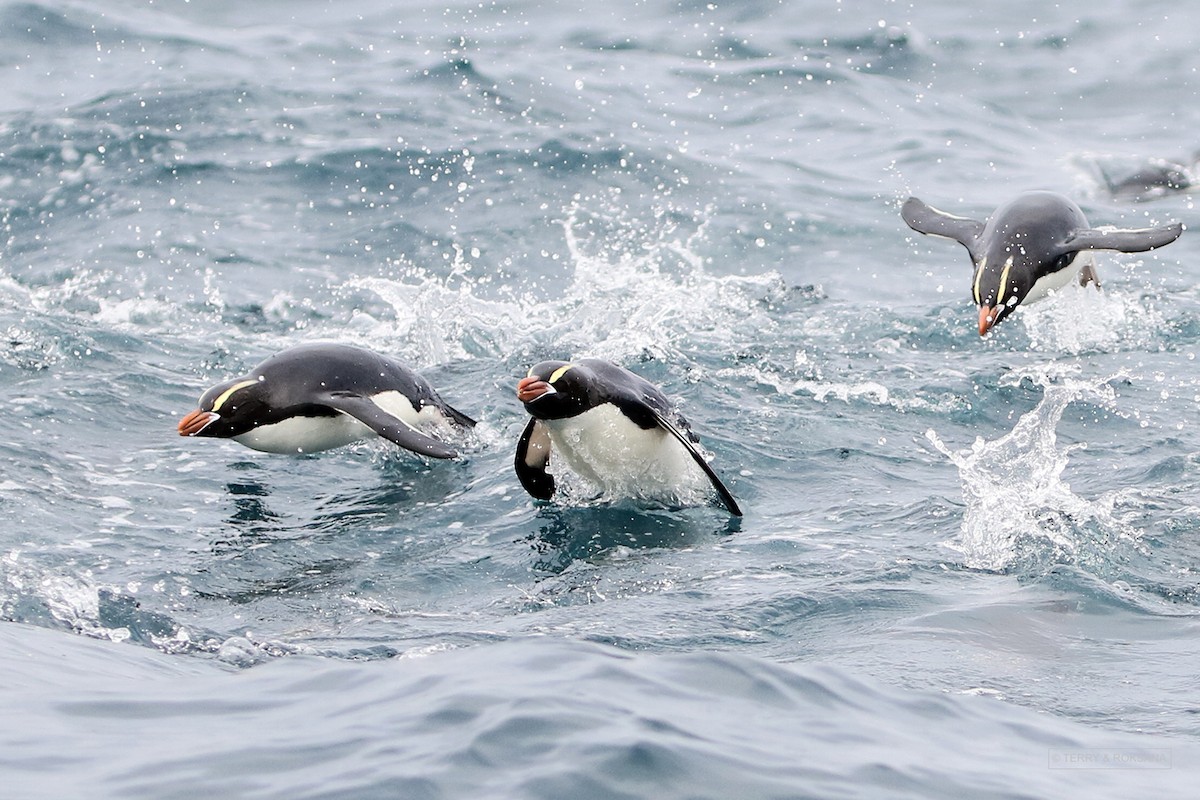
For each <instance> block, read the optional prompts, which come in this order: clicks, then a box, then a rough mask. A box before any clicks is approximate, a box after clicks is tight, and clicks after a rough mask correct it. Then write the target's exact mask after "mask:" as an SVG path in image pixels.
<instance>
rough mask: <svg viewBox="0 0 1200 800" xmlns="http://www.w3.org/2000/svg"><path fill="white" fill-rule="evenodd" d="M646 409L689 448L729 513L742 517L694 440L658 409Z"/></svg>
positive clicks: (731, 497)
mask: <svg viewBox="0 0 1200 800" xmlns="http://www.w3.org/2000/svg"><path fill="white" fill-rule="evenodd" d="M645 408H648V409H650V410H651V411H652V412H653V414H654V420H655V422H656V423H657V424H658V427H660V428H662V429H663V430H664V431H666V432H667V433H669V434H671V435H672V436H674V437H675V438H676V439H677V440H678V441H679V443H680V444H681V445H683V446H684V447H686V448H687V451H688V454H689V455H691V457H692V460H693V461H695V462H696V464H697V465H698V466H699V467H700V469H702V470H704V474H705V475H707V476H708V479H709V480H710V481H711V482H712V485H713V488H714V489H716V490H717V494H718V495H720V496H721V502H722V503H724V504H725V508H727V509H729V513H730V514H733V515H734V516H735V517H740V516H742V510H741V509H740V508H738V504H737V500H734V499H733V493H732V492H730V491H729V489H727V488H725V484H724V483H722V482H721V479H720V478H718V477H717V473H715V472H713V468H712V467H710V466H709V465H708V462H707V461H705V460H704V456H702V455H701V454H700V451H699V450H697V449H696V444H695V443H694V442H693V441H692V438H691V437H690V436H688V435H687V434H686V433H684V432H683V431H681V430H680V429H679V428H677V427H676V426H675V425H674V424H672V423H671V421H670V420H669V419H667V418H666V417H665V416H663V414H662V413H661V412H659V411H658V410H657V409H651V408H650V407H649V406H645Z"/></svg>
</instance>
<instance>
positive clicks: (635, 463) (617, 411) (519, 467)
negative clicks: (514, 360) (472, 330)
mask: <svg viewBox="0 0 1200 800" xmlns="http://www.w3.org/2000/svg"><path fill="white" fill-rule="evenodd" d="M517 399H519V400H520V401H521V402H522V403H524V404H525V410H526V411H528V412H529V415H530V417H531V418H530V420H529V423H528V424H527V425H526V426H525V430H524V431H523V432H522V433H521V438H520V441H519V442H518V444H517V453H516V458H515V460H514V465H515V467H516V471H517V478H518V479H519V480H520V481H521V485H522V486H523V487H525V490H526V491H527V492H529V494H531V495H533V496H534V497H536V498H538V499H540V500H549V499H550V498H551V497H552V496H553V495H554V492H555V489H556V486H555V482H554V476H553V475H551V474H550V473H549V472H548V471H547V466H548V465H549V463H550V458H551V452H552V451H553V453H554V454H555V456H556V457H561V458H562V459H563V461H565V462H566V463H567V465H568V466H569V467H570V468H571V469H572V470H573V471H574V472H576V473H578V474H580V475H582V476H583V477H584V478H587V479H588V480H589V481H591V482H592V483H594V484H596V485H597V486H598V487H600V488H601V489H602V490H603V491H605V492H606V493H617V494H627V495H633V496H640V497H670V496H673V495H675V494H677V493H678V491H679V490H680V489H684V488H687V487H688V486H689V485H695V484H696V483H699V482H700V481H701V480H703V479H702V478H701V476H700V473H703V476H704V477H705V478H707V479H708V481H709V482H710V483H711V484H712V487H713V489H715V490H716V492H717V494H718V495H719V496H720V498H721V502H722V503H723V504H724V505H725V507H726V508H727V509H728V510H729V513H731V514H734V515H735V516H739V517H740V516H741V515H742V511H741V509H740V508H738V504H737V501H736V500H734V499H733V495H732V494H731V493H730V492H729V490H728V489H727V488H725V484H723V483H722V482H721V479H720V478H718V477H717V474H716V473H715V472H713V470H712V467H710V466H709V465H708V462H707V461H706V460H705V459H704V456H703V455H702V454H701V453H700V451H699V450H698V449H697V447H696V445H697V443H698V442H699V439H698V438H697V437H696V435H695V434H694V433H692V430H691V428H690V427H689V426H688V423H687V421H686V420H685V419H684V418H683V417H682V416H680V415H679V414H678V413H677V412H676V411H675V410H674V408H673V407H672V405H671V402H670V401H669V400H667V398H666V396H665V395H664V394H663V393H662V392H661V391H659V389H658V387H656V386H654V385H653V384H651V383H649V382H648V381H646V380H644V379H642V378H640V377H638V376H637V375H635V374H633V373H632V372H630V371H629V370H627V369H624V368H623V367H619V366H617V365H615V364H611V363H609V362H607V361H601V360H599V359H595V358H584V359H580V360H578V361H572V362H569V363H568V362H565V361H543V362H542V363H540V364H538V365H536V366H534V367H533V368H532V369H530V370H529V375H528V377H526V378H523V379H522V380H521V381H520V382H519V383H518V384H517Z"/></svg>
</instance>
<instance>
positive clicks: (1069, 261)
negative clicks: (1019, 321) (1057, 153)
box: [900, 192, 1183, 336]
mask: <svg viewBox="0 0 1200 800" xmlns="http://www.w3.org/2000/svg"><path fill="white" fill-rule="evenodd" d="M900 215H901V216H902V217H903V218H904V221H905V222H906V223H908V226H909V227H910V228H912V229H913V230H914V231H917V232H918V233H927V234H930V235H932V236H944V237H946V238H948V239H953V240H954V241H956V242H959V243H960V244H962V245H963V246H964V247H966V248H967V252H968V253H970V254H971V261H972V262H973V263H974V264H975V278H974V281H973V282H972V284H971V286H972V294H973V295H974V297H975V303H976V304H977V305H978V306H979V335H980V336H983V335H985V334H986V333H987V332H988V331H990V330H991V329H992V328H994V327H995V326H996V325H997V324H998V323H999V322H1000V321H1001V320H1003V319H1004V318H1005V317H1007V316H1008V315H1009V314H1011V313H1012V311H1013V309H1015V308H1016V307H1017V306H1018V305H1020V304H1021V303H1032V302H1035V301H1037V300H1040V299H1042V298H1043V297H1045V296H1046V295H1047V294H1049V293H1050V292H1052V291H1054V290H1056V289H1061V288H1062V287H1063V286H1066V285H1067V284H1068V283H1070V282H1071V280H1073V279H1075V278H1078V279H1079V282H1080V283H1081V284H1087V283H1088V282H1089V281H1091V282H1095V283H1096V284H1097V286H1098V285H1099V281H1098V280H1097V278H1096V272H1095V265H1094V259H1093V258H1092V255H1091V253H1090V252H1089V253H1085V252H1084V251H1091V250H1119V251H1121V252H1123V253H1140V252H1143V251H1145V250H1153V249H1154V248H1156V247H1162V246H1163V245H1167V244H1170V243H1171V242H1173V241H1175V240H1176V239H1178V238H1179V235H1180V234H1181V233H1182V232H1183V226H1182V225H1181V224H1180V223H1178V222H1175V223H1172V224H1171V225H1164V226H1162V227H1158V228H1138V229H1126V230H1120V229H1116V228H1101V229H1096V228H1090V227H1088V222H1087V218H1086V217H1084V216H1083V212H1082V211H1080V210H1079V206H1077V205H1075V203H1073V202H1071V201H1070V200H1068V199H1067V198H1066V197H1063V196H1062V195H1061V194H1056V193H1055V192H1026V193H1025V194H1022V195H1018V196H1017V197H1016V198H1014V199H1013V200H1011V201H1009V202H1008V203H1006V204H1005V205H1002V206H1000V207H999V208H998V209H996V210H995V211H994V212H993V213H992V215H991V216H990V217H988V220H987V222H979V221H978V220H974V219H968V218H966V217H958V216H955V215H953V214H947V213H946V212H945V211H939V210H938V209H936V208H934V207H933V206H930V205H927V204H926V203H924V202H922V201H921V200H918V199H917V198H915V197H910V198H908V200H906V201H905V203H904V205H903V207H902V208H901V209H900Z"/></svg>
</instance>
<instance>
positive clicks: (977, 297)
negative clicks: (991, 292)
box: [975, 258, 987, 305]
mask: <svg viewBox="0 0 1200 800" xmlns="http://www.w3.org/2000/svg"><path fill="white" fill-rule="evenodd" d="M986 266H987V259H986V258H984V259H983V260H981V261H980V262H979V268H978V269H977V270H975V302H976V303H977V304H978V305H983V295H981V294H980V293H979V281H981V280H982V279H983V268H984V267H986Z"/></svg>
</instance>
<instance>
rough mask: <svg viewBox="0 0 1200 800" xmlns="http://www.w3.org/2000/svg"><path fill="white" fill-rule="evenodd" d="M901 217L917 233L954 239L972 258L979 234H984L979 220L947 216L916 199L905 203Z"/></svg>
mask: <svg viewBox="0 0 1200 800" xmlns="http://www.w3.org/2000/svg"><path fill="white" fill-rule="evenodd" d="M900 216H901V217H903V219H904V221H905V222H906V223H908V227H910V228H912V229H913V230H914V231H916V232H917V233H925V234H928V235H930V236H943V237H945V238H947V239H953V240H954V241H956V242H958V243H959V244H961V245H962V246H963V247H965V248H967V250H968V251H970V253H971V257H972V258H974V257H975V243H976V242H977V241H979V234H981V233H983V227H984V226H983V223H982V222H980V221H979V220H975V219H967V218H966V217H956V216H955V215H953V214H947V213H946V212H945V211H940V210H938V209H936V208H934V207H933V206H931V205H929V204H928V203H925V202H923V201H921V200H918V199H917V198H915V197H910V198H908V199H907V200H905V201H904V205H903V206H901V207H900Z"/></svg>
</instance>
